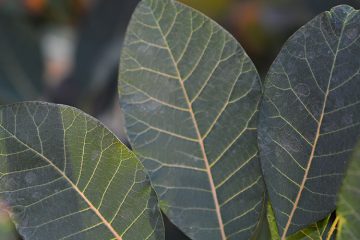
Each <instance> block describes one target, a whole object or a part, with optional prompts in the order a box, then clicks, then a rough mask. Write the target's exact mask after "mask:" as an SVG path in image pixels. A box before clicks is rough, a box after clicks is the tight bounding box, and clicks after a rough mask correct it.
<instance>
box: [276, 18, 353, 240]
mask: <svg viewBox="0 0 360 240" xmlns="http://www.w3.org/2000/svg"><path fill="white" fill-rule="evenodd" d="M349 15H350V14H347V16H346V18H345V20H344V23H343V25H342V28H341V32H340V36H339V41H338V43H337V47H336V52H335V56H334V60H333V63H332V66H331V71H330V75H329V80H328V84H327V87H326V92H325V95H324V102H323V106H322V109H321V113H320V118H319V121H318V126H317V129H316V134H315V138H314V143H313V144H312V149H311V153H310V156H309V160H308V164H307V166H306V170H305V173H304V177H303V179H302V182H301V185H300V188H299V191H298V194H297V196H296V199H295V202H294V204H293V207H292V209H291V212H290V215H289V218H288V221H287V222H286V225H285V228H284V231H283V234H282V236H281V240H286V235H287V232H288V230H289V227H290V225H291V223H292V219H293V217H294V214H295V211H296V210H297V207H298V205H299V202H300V198H301V195H302V192H303V190H304V188H305V184H306V181H307V176H308V174H309V170H310V168H311V164H312V161H313V159H314V156H315V150H316V147H317V144H318V141H319V138H320V132H321V126H322V122H323V119H324V113H325V109H326V104H327V100H328V96H329V93H330V84H331V79H332V76H333V73H334V68H335V64H336V60H337V56H338V53H339V47H340V43H341V39H342V36H343V34H344V29H345V26H346V23H347V20H348V17H349Z"/></svg>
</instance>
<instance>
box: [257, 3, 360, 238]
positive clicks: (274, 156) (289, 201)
mask: <svg viewBox="0 0 360 240" xmlns="http://www.w3.org/2000/svg"><path fill="white" fill-rule="evenodd" d="M359 26H360V14H359V12H358V11H355V10H354V9H353V8H351V7H349V6H339V7H336V8H334V9H332V10H331V12H325V13H323V14H321V15H319V16H318V17H316V18H315V19H313V20H312V21H310V22H309V23H308V24H306V25H305V26H303V27H302V28H301V29H300V30H299V31H297V32H296V33H295V34H294V35H293V36H292V37H291V38H290V39H289V40H288V42H287V43H286V44H285V46H284V47H283V49H282V50H281V52H280V54H279V56H278V57H277V58H276V60H275V62H274V63H273V65H272V66H271V69H270V71H269V73H268V76H267V79H266V83H265V96H264V102H263V105H262V108H261V114H260V115H261V117H260V127H259V141H260V150H261V151H260V154H261V155H260V156H261V163H262V168H263V173H264V177H265V182H266V185H267V188H268V192H269V195H270V200H271V203H272V206H273V208H274V212H275V216H276V220H277V224H278V227H279V231H280V233H281V235H282V237H283V238H284V237H285V236H286V235H288V234H291V233H294V232H296V231H298V230H300V229H302V228H304V227H305V226H307V225H309V224H311V223H314V222H317V221H318V220H320V219H323V218H324V217H325V216H327V215H328V214H330V213H331V212H332V211H333V210H334V208H335V202H336V193H337V191H338V188H339V185H340V184H341V179H342V176H343V173H344V170H345V164H344V163H345V162H346V160H347V158H348V155H349V153H350V152H351V150H352V149H353V146H354V143H355V142H356V139H357V136H358V135H359V132H360V94H359V92H360V83H359V80H360V58H359V56H360V28H359Z"/></svg>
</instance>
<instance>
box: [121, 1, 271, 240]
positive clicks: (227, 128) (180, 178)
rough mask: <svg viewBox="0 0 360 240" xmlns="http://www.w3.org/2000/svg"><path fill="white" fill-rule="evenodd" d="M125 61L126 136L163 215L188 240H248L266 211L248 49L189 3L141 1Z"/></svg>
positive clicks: (256, 82) (255, 82) (256, 95)
mask: <svg viewBox="0 0 360 240" xmlns="http://www.w3.org/2000/svg"><path fill="white" fill-rule="evenodd" d="M120 62H121V64H120V83H119V92H120V96H121V97H120V102H121V105H122V109H123V111H124V113H125V117H126V127H127V133H128V135H129V138H130V141H131V143H132V147H133V149H134V151H135V152H136V154H137V155H138V156H139V157H140V158H141V160H142V161H143V163H144V165H145V167H146V169H147V170H148V172H149V174H150V178H151V180H152V183H153V186H154V187H155V190H156V191H157V193H158V196H159V198H160V200H161V203H162V204H161V206H162V210H163V211H164V213H165V214H166V215H167V216H168V217H169V219H170V220H171V221H172V222H173V223H174V224H175V225H176V226H178V227H179V228H180V229H181V230H182V231H183V232H184V233H186V234H187V235H188V236H189V237H190V238H192V239H204V240H205V239H206V240H209V239H215V240H217V239H223V240H225V239H248V238H251V237H252V236H253V235H254V234H255V233H256V230H257V229H258V228H259V225H260V219H261V218H262V214H261V213H262V210H263V209H264V208H265V207H264V196H265V193H264V185H263V180H262V176H261V171H260V163H259V158H258V148H257V131H256V125H257V116H258V104H259V102H260V96H261V89H260V78H259V76H258V73H257V71H256V69H255V67H254V65H253V63H252V62H251V60H250V59H249V57H248V56H247V54H246V53H245V52H244V50H243V48H242V47H241V46H240V44H239V43H238V42H237V41H236V40H235V39H234V38H233V37H232V36H231V35H230V34H229V33H228V32H226V31H225V30H224V29H223V28H221V27H220V26H219V25H217V24H216V23H215V22H214V21H212V20H210V19H209V18H208V17H206V16H204V15H202V14H200V13H199V12H197V11H194V10H192V9H191V8H189V7H187V6H185V5H182V4H180V3H176V2H174V1H171V0H144V1H142V2H141V3H140V5H139V6H138V8H137V9H136V11H135V13H134V15H133V17H132V20H131V22H130V25H129V27H128V32H127V36H126V41H125V46H124V48H123V50H122V56H121V60H120Z"/></svg>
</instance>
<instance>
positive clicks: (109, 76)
mask: <svg viewBox="0 0 360 240" xmlns="http://www.w3.org/2000/svg"><path fill="white" fill-rule="evenodd" d="M181 1H182V2H183V3H185V4H187V5H190V6H192V7H194V8H196V9H198V10H200V11H201V12H203V13H205V14H206V15H208V16H209V17H211V18H213V19H214V20H215V21H217V22H218V23H220V24H221V25H222V26H224V27H225V28H226V29H227V30H228V31H230V32H231V33H232V34H233V35H234V36H235V37H236V38H237V39H238V41H239V42H240V43H241V44H242V46H243V47H244V49H245V50H246V52H247V53H248V54H249V56H250V57H251V58H252V60H253V61H254V63H255V65H256V67H257V68H258V70H259V72H260V74H261V76H262V78H264V74H265V73H266V72H267V70H268V68H269V67H270V64H271V62H272V61H273V60H274V59H275V57H276V55H277V53H278V52H279V50H280V48H281V46H282V45H283V44H284V42H285V41H286V39H287V38H288V37H289V36H290V35H291V34H292V33H294V32H295V31H296V30H297V29H298V28H299V27H300V26H302V25H304V24H305V23H306V22H307V21H309V20H310V19H312V18H313V17H314V16H315V15H317V14H319V13H321V12H323V11H325V10H329V9H330V8H331V7H333V6H335V5H339V4H348V5H351V6H353V7H354V8H356V9H359V8H360V0H327V1H324V0H181ZM137 3H138V0H106V1H101V0H0V104H8V103H12V102H17V101H24V100H43V101H49V102H55V103H62V104H67V105H71V106H75V107H77V108H80V109H82V110H83V111H85V112H87V113H89V114H91V115H93V116H95V117H97V118H98V119H100V120H101V121H102V122H103V123H104V124H106V125H107V126H108V127H109V128H110V129H112V131H113V132H114V133H116V134H117V135H118V136H119V138H120V139H121V140H122V141H123V142H125V143H126V142H127V141H126V136H125V135H124V131H123V129H122V122H123V120H122V114H121V111H120V107H119V104H118V97H117V73H118V65H119V56H120V50H121V44H122V40H123V37H124V34H125V31H126V26H127V24H128V22H129V20H130V17H131V14H132V12H133V10H134V8H135V7H136V5H137ZM1 209H5V206H1V202H0V240H19V239H21V238H20V237H19V236H18V235H17V233H16V231H14V226H13V225H12V223H11V222H10V221H9V219H8V216H7V214H6V212H5V211H2V210H1ZM166 231H167V232H166V234H167V239H171V240H177V239H187V238H186V237H185V236H184V235H182V233H181V232H179V231H178V230H177V229H176V227H174V226H172V225H171V223H170V222H169V221H166Z"/></svg>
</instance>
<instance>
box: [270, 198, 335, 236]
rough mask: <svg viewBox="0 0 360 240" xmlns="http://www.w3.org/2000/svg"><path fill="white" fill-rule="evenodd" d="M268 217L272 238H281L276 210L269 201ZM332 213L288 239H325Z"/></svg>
mask: <svg viewBox="0 0 360 240" xmlns="http://www.w3.org/2000/svg"><path fill="white" fill-rule="evenodd" d="M267 210H268V211H267V217H268V222H269V228H270V232H271V239H272V240H280V235H279V233H278V228H277V225H276V220H275V216H274V211H273V209H272V207H271V204H270V203H268V207H267ZM330 217H331V215H329V216H327V217H326V218H325V219H324V220H321V221H319V222H317V223H314V224H311V225H310V226H308V227H306V228H305V229H302V230H300V231H299V232H297V233H295V234H293V235H291V236H289V237H287V238H286V239H287V240H309V239H311V240H325V239H326V237H327V231H326V230H327V227H328V226H329V221H330Z"/></svg>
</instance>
